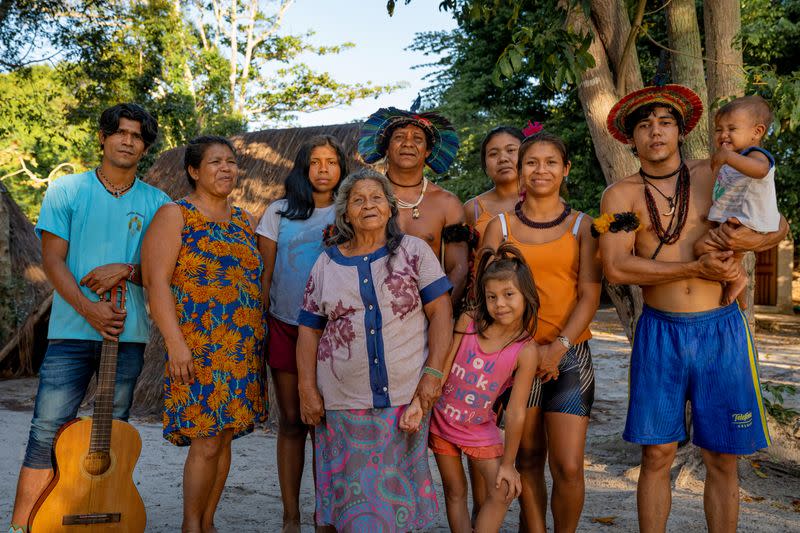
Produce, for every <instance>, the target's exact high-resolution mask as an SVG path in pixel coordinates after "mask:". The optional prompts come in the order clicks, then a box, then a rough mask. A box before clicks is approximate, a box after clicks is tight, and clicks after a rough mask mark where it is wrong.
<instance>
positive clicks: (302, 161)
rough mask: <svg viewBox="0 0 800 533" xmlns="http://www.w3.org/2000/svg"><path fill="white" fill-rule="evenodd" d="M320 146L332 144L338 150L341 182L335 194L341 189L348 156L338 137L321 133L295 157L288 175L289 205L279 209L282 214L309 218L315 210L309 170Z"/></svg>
mask: <svg viewBox="0 0 800 533" xmlns="http://www.w3.org/2000/svg"><path fill="white" fill-rule="evenodd" d="M318 146H330V147H331V148H333V151H334V152H336V157H337V159H338V160H339V182H338V183H337V184H336V186H335V187H334V188H333V191H332V192H333V194H334V195H336V193H337V191H338V190H339V185H340V184H341V183H342V180H343V179H344V177H345V176H347V158H345V156H344V150H343V149H342V146H341V145H340V144H339V141H338V140H337V139H336V137H333V136H331V135H319V136H317V137H313V138H311V139H310V140H309V141H308V142H306V143H305V144H303V146H301V147H300V151H298V152H297V157H295V158H294V166H293V167H292V170H291V172H289V175H288V176H287V177H286V194H285V195H284V198H286V204H287V205H286V209H285V210H284V211H278V214H279V215H280V216H282V217H286V218H288V219H289V220H308V218H309V217H310V216H311V214H312V213H313V212H314V195H313V193H314V189H313V188H312V187H311V181H309V179H308V171H309V169H310V168H311V152H312V151H314V148H317V147H318Z"/></svg>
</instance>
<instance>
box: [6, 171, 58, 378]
mask: <svg viewBox="0 0 800 533" xmlns="http://www.w3.org/2000/svg"><path fill="white" fill-rule="evenodd" d="M0 255H1V256H2V257H0V263H2V265H0V375H4V376H11V375H31V374H33V373H34V371H35V370H36V369H37V368H38V367H39V364H40V363H41V360H42V358H43V357H44V352H45V349H46V348H47V325H48V322H49V317H50V304H51V302H52V301H53V299H52V295H53V288H52V286H51V285H50V283H48V281H47V277H46V276H45V274H44V269H43V268H42V248H41V244H40V242H39V239H38V238H36V234H35V233H34V232H33V224H31V222H30V220H28V218H27V217H26V216H25V214H24V213H23V212H22V210H21V209H20V208H19V206H18V205H17V204H16V203H15V202H14V200H13V199H12V198H11V196H10V194H9V193H8V191H7V190H6V189H5V187H3V185H2V183H0Z"/></svg>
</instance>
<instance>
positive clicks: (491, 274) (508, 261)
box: [473, 243, 539, 340]
mask: <svg viewBox="0 0 800 533" xmlns="http://www.w3.org/2000/svg"><path fill="white" fill-rule="evenodd" d="M475 280H476V290H475V304H474V310H473V313H474V317H475V329H476V330H477V332H478V335H480V336H481V337H485V332H486V329H487V328H488V327H489V326H491V325H492V324H493V323H494V319H493V318H492V317H491V315H490V314H489V308H488V306H487V305H486V282H488V281H491V280H502V281H505V280H512V281H513V282H514V285H516V287H517V289H518V290H519V292H521V293H522V297H523V298H524V299H525V311H523V313H522V331H520V334H519V337H517V339H519V340H521V339H525V338H530V337H533V335H534V333H536V326H537V318H536V315H537V313H538V312H539V293H538V292H536V285H535V284H534V281H533V273H532V272H531V269H530V268H529V267H528V264H527V263H526V262H525V258H524V257H522V253H521V252H520V251H519V249H518V248H517V247H516V246H514V245H513V244H508V243H505V244H501V245H500V246H499V247H498V248H497V251H496V252H495V251H493V250H492V249H491V248H484V249H483V250H482V251H481V259H480V262H479V263H478V270H477V275H476V276H475ZM517 339H515V340H517Z"/></svg>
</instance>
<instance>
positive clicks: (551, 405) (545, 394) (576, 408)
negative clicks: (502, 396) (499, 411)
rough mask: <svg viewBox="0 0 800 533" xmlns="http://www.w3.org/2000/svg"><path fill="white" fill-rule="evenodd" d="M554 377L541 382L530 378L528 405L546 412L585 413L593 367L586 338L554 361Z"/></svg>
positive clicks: (591, 397) (591, 396)
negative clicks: (555, 377) (556, 377)
mask: <svg viewBox="0 0 800 533" xmlns="http://www.w3.org/2000/svg"><path fill="white" fill-rule="evenodd" d="M558 372H559V375H558V379H551V380H550V381H548V382H547V383H542V381H541V380H540V379H539V378H536V379H534V380H533V387H531V394H530V396H529V397H528V407H529V408H530V407H542V408H543V409H544V412H546V413H566V414H570V415H578V416H589V414H591V412H592V404H593V403H594V367H593V366H592V353H591V351H589V341H584V342H581V343H580V344H576V345H575V346H573V347H572V348H570V349H569V351H567V353H565V354H564V357H562V358H561V363H559V365H558Z"/></svg>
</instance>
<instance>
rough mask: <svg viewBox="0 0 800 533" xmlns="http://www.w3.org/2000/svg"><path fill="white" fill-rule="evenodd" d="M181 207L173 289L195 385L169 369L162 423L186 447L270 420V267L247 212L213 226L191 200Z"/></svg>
mask: <svg viewBox="0 0 800 533" xmlns="http://www.w3.org/2000/svg"><path fill="white" fill-rule="evenodd" d="M175 203H176V204H177V205H178V206H179V207H180V208H181V213H182V214H183V221H184V225H183V231H182V233H181V249H180V252H179V254H178V263H177V265H176V266H175V272H174V273H173V275H172V283H171V286H172V293H173V295H174V296H175V303H176V312H177V315H178V323H179V325H180V328H181V332H182V333H183V337H184V339H186V344H187V346H188V347H189V349H190V350H191V351H192V355H193V357H194V373H195V380H194V382H193V383H192V384H190V385H181V384H179V383H175V382H173V381H172V380H171V378H170V376H169V372H168V371H166V369H165V372H164V416H163V422H164V438H165V439H167V440H168V441H170V442H171V443H173V444H176V445H178V446H187V445H189V444H191V439H193V438H196V437H212V436H214V435H217V434H218V433H220V432H221V431H222V430H224V429H232V430H233V432H234V438H236V437H240V436H242V435H246V434H247V433H250V432H251V431H253V427H254V425H255V423H256V422H258V421H260V420H262V419H263V418H264V417H265V416H266V409H267V406H266V400H265V398H266V396H265V392H266V391H265V384H264V381H263V377H262V373H261V368H262V346H263V344H262V342H263V339H264V323H265V316H264V311H263V306H262V303H261V271H262V270H263V263H262V261H261V255H260V254H259V252H258V246H257V245H256V236H255V232H254V231H253V229H252V228H251V226H250V223H249V222H248V220H247V217H246V215H245V214H244V212H243V211H242V210H241V209H240V208H238V207H234V208H233V211H232V216H231V220H230V222H211V221H209V220H207V219H206V218H205V217H204V216H203V215H202V213H200V211H198V210H197V208H196V207H195V206H193V205H192V204H190V203H189V202H187V201H186V200H185V199H182V200H178V201H177V202H175Z"/></svg>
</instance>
